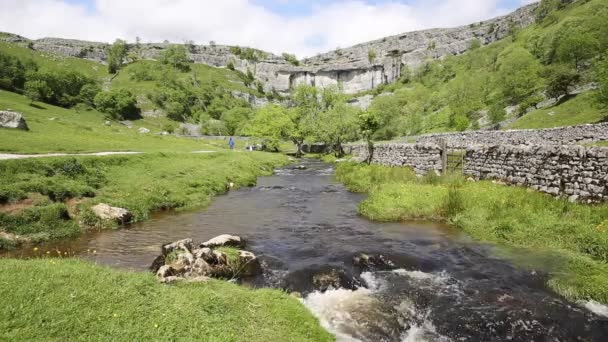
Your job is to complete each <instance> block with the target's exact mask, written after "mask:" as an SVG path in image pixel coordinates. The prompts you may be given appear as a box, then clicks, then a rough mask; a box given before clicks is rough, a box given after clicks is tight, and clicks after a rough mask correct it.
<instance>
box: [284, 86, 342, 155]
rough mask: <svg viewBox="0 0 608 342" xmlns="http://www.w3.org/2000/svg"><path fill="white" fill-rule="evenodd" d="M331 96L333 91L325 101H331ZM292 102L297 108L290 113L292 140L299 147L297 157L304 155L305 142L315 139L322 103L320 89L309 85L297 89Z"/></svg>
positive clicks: (326, 96) (329, 92) (328, 91)
mask: <svg viewBox="0 0 608 342" xmlns="http://www.w3.org/2000/svg"><path fill="white" fill-rule="evenodd" d="M331 96H332V95H331V90H327V94H326V95H325V96H324V97H325V99H326V100H327V101H331ZM292 100H293V102H294V104H295V107H294V108H293V109H291V110H290V111H289V114H290V115H289V116H290V118H291V122H292V124H291V127H292V129H291V134H290V139H291V141H292V142H293V143H294V144H295V145H296V146H297V148H298V152H297V155H298V156H300V155H302V145H303V144H304V140H306V139H307V138H310V137H313V136H314V135H315V133H316V132H317V125H318V124H319V123H320V122H319V120H318V117H319V114H320V113H321V110H322V103H321V102H320V101H319V92H318V89H317V88H316V87H314V86H309V85H300V86H298V87H296V88H295V90H294V92H293V94H292Z"/></svg>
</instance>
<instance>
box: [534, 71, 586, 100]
mask: <svg viewBox="0 0 608 342" xmlns="http://www.w3.org/2000/svg"><path fill="white" fill-rule="evenodd" d="M543 76H544V77H545V79H546V80H547V92H546V93H547V96H549V97H550V98H553V99H556V100H557V99H559V98H560V97H561V96H567V95H568V94H569V89H570V87H572V86H574V85H576V83H578V82H579V80H580V78H581V76H580V74H579V73H578V72H576V70H573V69H572V68H570V67H568V66H567V65H564V64H552V65H549V66H547V67H546V68H545V70H544V71H543Z"/></svg>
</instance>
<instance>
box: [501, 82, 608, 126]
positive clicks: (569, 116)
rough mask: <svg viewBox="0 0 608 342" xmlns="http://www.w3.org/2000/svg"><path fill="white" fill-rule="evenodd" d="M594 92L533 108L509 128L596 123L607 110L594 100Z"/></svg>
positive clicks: (603, 116) (607, 116)
mask: <svg viewBox="0 0 608 342" xmlns="http://www.w3.org/2000/svg"><path fill="white" fill-rule="evenodd" d="M595 96H596V92H594V91H592V92H588V93H584V94H581V95H578V96H576V97H574V98H572V99H570V100H568V101H565V102H564V103H561V104H559V105H557V106H553V107H549V108H545V109H539V110H535V111H533V112H530V113H528V114H526V115H524V116H522V117H521V118H519V119H518V120H517V121H515V122H514V123H513V124H512V125H511V126H510V127H509V128H514V129H522V128H551V127H560V126H573V125H581V124H587V123H597V122H600V121H602V120H605V119H606V118H608V110H606V108H601V107H600V106H598V105H597V104H596V102H595Z"/></svg>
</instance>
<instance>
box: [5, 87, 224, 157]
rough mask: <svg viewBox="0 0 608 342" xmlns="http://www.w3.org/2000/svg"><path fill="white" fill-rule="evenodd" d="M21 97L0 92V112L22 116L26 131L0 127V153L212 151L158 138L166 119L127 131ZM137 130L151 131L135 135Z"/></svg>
mask: <svg viewBox="0 0 608 342" xmlns="http://www.w3.org/2000/svg"><path fill="white" fill-rule="evenodd" d="M30 103H31V101H30V100H29V99H27V98H26V97H24V96H22V95H18V94H15V93H11V92H8V91H4V90H0V110H5V109H12V110H15V111H18V112H21V113H23V114H24V116H25V119H26V121H27V124H28V126H29V128H30V131H28V132H24V131H18V130H12V129H2V128H0V151H1V152H19V153H44V152H99V151H141V152H146V151H156V152H190V151H197V150H207V149H215V148H213V147H212V146H209V145H208V144H205V143H203V142H200V141H195V140H191V139H180V138H176V137H171V136H159V135H157V134H158V133H160V132H161V130H162V126H163V124H164V122H165V121H166V120H162V119H158V120H155V119H145V120H139V121H136V122H134V126H133V128H127V127H126V126H123V125H120V124H118V123H117V122H112V123H111V125H110V126H106V125H105V114H102V113H99V112H97V111H95V110H83V111H77V110H76V109H66V108H61V107H56V106H52V105H49V104H44V103H37V104H36V105H35V106H31V105H30ZM139 127H146V128H148V129H150V130H151V133H149V134H140V133H138V132H137V130H138V128H139Z"/></svg>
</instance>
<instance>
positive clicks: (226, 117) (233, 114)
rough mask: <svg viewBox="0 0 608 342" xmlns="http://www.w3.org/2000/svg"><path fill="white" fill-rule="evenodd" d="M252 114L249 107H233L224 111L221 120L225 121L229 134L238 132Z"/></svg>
mask: <svg viewBox="0 0 608 342" xmlns="http://www.w3.org/2000/svg"><path fill="white" fill-rule="evenodd" d="M252 115H253V113H252V111H251V109H250V108H246V107H235V108H231V109H229V110H227V111H225V112H224V113H223V114H222V116H221V120H222V121H223V122H224V123H225V125H226V129H227V130H228V134H229V135H235V134H239V131H240V130H241V128H242V127H243V125H244V124H245V123H246V122H247V120H249V118H250V117H251V116H252Z"/></svg>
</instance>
